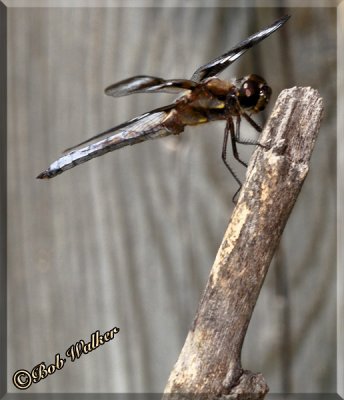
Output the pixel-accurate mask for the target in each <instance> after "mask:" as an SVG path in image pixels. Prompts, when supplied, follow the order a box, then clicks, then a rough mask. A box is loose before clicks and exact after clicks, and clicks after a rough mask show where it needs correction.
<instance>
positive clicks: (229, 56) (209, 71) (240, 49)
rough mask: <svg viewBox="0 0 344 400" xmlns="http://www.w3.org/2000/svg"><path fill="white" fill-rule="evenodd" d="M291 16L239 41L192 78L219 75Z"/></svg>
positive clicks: (200, 78) (193, 79) (196, 80)
mask: <svg viewBox="0 0 344 400" xmlns="http://www.w3.org/2000/svg"><path fill="white" fill-rule="evenodd" d="M289 18H290V16H289V15H285V16H284V17H282V18H280V19H278V20H277V21H275V22H274V23H273V24H272V25H270V26H268V27H266V28H264V29H262V30H261V31H259V32H257V33H255V34H254V35H252V36H250V37H248V38H247V39H245V40H243V41H242V42H240V43H238V44H237V45H236V46H234V47H233V48H232V49H231V50H229V51H228V52H227V53H225V54H222V56H219V57H217V58H215V59H214V60H212V61H210V62H208V63H207V64H205V65H202V66H201V67H199V68H198V69H197V70H196V71H195V72H194V74H193V75H192V77H191V80H192V81H194V82H201V81H203V80H204V79H206V78H209V77H211V76H216V75H218V74H219V73H220V72H222V71H223V70H224V69H225V68H227V67H228V66H229V65H230V64H232V63H233V62H234V61H235V60H237V59H238V58H239V57H241V56H242V55H243V54H244V53H245V51H246V50H248V49H249V48H251V47H253V46H254V45H255V44H257V43H259V42H260V41H262V40H264V39H265V38H267V37H268V36H270V35H271V34H272V33H273V32H275V31H276V30H277V29H279V28H281V27H282V26H283V25H284V24H285V23H286V22H287V21H288V19H289Z"/></svg>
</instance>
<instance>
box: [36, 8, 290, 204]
mask: <svg viewBox="0 0 344 400" xmlns="http://www.w3.org/2000/svg"><path fill="white" fill-rule="evenodd" d="M289 18H290V16H289V15H285V16H283V17H282V18H280V19H278V20H276V21H275V22H274V23H272V24H271V25H269V26H267V27H266V28H264V29H262V30H260V31H259V32H257V33H255V34H253V35H251V36H249V37H248V38H247V39H245V40H243V41H241V42H240V43H238V44H237V45H235V46H234V47H232V48H231V49H230V50H229V51H228V52H226V53H225V54H223V55H221V56H219V57H216V58H215V59H213V60H211V61H210V62H208V63H207V64H204V65H202V66H201V67H199V68H198V69H197V70H196V71H195V72H194V73H193V75H192V76H191V79H168V80H165V79H162V78H158V77H153V76H147V75H138V76H134V77H131V78H128V79H125V80H122V81H120V82H117V83H114V84H112V85H110V86H108V87H107V88H106V89H105V94H107V95H109V96H113V97H121V96H127V95H131V94H135V93H176V94H179V96H178V97H177V98H176V99H175V101H174V102H173V103H171V104H169V105H166V106H163V107H160V108H156V109H154V110H151V111H149V112H147V113H144V114H142V115H139V116H137V117H135V118H132V119H130V120H129V121H126V122H124V123H122V124H120V125H117V126H115V127H113V128H111V129H108V130H106V131H104V132H101V133H99V134H97V135H96V136H93V137H91V138H90V139H87V140H85V141H83V142H81V143H79V144H78V145H76V146H73V147H70V148H68V149H67V150H65V152H64V153H63V155H62V156H61V157H60V158H59V159H57V160H56V161H55V162H53V163H52V164H51V165H50V166H49V168H48V169H46V170H45V171H43V172H42V173H40V174H39V175H38V176H37V178H38V179H50V178H53V177H55V176H57V175H59V174H61V173H62V172H64V171H67V170H69V169H71V168H73V167H75V166H77V165H79V164H82V163H84V162H86V161H88V160H91V159H93V158H95V157H99V156H101V155H103V154H105V153H108V152H110V151H113V150H117V149H120V148H122V147H124V146H128V145H134V144H137V143H141V142H144V141H147V140H151V139H156V138H160V137H165V136H168V135H178V134H180V133H181V132H183V131H184V128H185V127H186V126H194V125H200V124H204V123H207V122H211V121H216V120H224V121H226V126H225V130H224V139H223V146H222V160H223V162H224V164H225V166H226V167H227V169H228V170H229V171H230V173H231V174H232V176H233V178H234V179H235V180H236V182H237V183H238V185H239V189H238V190H237V192H236V194H237V193H238V192H239V191H240V189H241V186H242V183H241V181H240V179H239V178H238V176H237V174H236V173H235V172H234V170H233V168H232V167H231V165H230V164H229V162H228V160H227V147H228V146H227V145H228V139H229V137H230V140H231V145H232V152H233V156H234V158H235V159H236V160H237V161H238V162H239V163H241V164H242V165H244V166H245V167H247V163H246V162H244V161H243V160H242V159H241V158H240V156H239V153H238V149H237V144H238V143H239V144H255V145H260V146H263V145H261V144H260V143H259V142H253V141H248V140H243V139H242V138H241V137H240V123H241V119H242V118H244V119H245V120H246V121H247V122H248V123H249V124H250V125H251V126H253V128H254V129H255V130H256V131H258V132H261V131H262V128H261V127H260V126H259V125H258V124H257V123H256V122H255V121H254V120H253V119H252V118H251V115H252V114H256V113H259V112H260V111H262V110H264V108H265V107H266V105H267V104H268V102H269V100H270V96H271V93H272V90H271V88H270V87H269V86H268V85H267V83H266V81H265V79H263V78H262V77H260V76H258V75H255V74H250V75H247V76H245V77H243V78H240V79H233V80H231V81H226V80H222V79H219V78H218V77H217V75H218V74H220V73H221V72H222V71H223V70H225V69H226V68H227V67H228V66H229V65H231V64H232V63H233V62H234V61H236V60H237V59H238V58H239V57H241V56H242V55H243V54H244V53H245V52H246V51H247V50H248V49H250V48H251V47H253V46H254V45H256V44H257V43H259V42H261V41H262V40H264V39H265V38H267V37H268V36H270V35H271V34H272V33H273V32H275V31H276V30H278V29H280V28H281V27H282V26H283V25H284V24H285V23H286V22H287V20H288V19H289ZM263 147H264V146H263ZM236 194H235V195H234V196H233V199H234V198H235V196H236Z"/></svg>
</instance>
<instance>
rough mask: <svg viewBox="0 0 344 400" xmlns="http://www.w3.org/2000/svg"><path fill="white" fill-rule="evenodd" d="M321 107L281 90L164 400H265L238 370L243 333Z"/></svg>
mask: <svg viewBox="0 0 344 400" xmlns="http://www.w3.org/2000/svg"><path fill="white" fill-rule="evenodd" d="M322 112H323V105H322V99H321V98H320V97H319V94H318V92H317V91H315V90H313V89H311V88H292V89H287V90H284V91H283V92H282V93H281V94H280V96H279V98H278V100H277V102H276V105H275V107H274V110H273V112H272V114H271V116H270V118H269V121H268V123H267V125H266V127H265V129H264V131H263V133H262V137H261V139H260V141H261V143H262V144H264V145H265V146H267V148H266V149H265V148H262V147H257V149H256V150H255V152H254V154H253V156H252V158H251V161H250V164H249V167H248V170H247V175H246V181H245V183H244V186H243V188H242V190H241V193H240V195H239V199H238V203H237V205H236V207H235V209H234V211H233V215H232V218H231V221H230V223H229V226H228V228H227V231H226V233H225V236H224V238H223V241H222V244H221V247H220V249H219V251H218V253H217V256H216V259H215V262H214V265H213V267H212V270H211V273H210V276H209V280H208V283H207V286H206V289H205V293H204V295H203V298H202V300H201V302H200V305H199V309H198V311H197V315H196V317H195V320H194V322H193V325H192V327H191V329H190V331H189V334H188V336H187V338H186V342H185V344H184V347H183V349H182V352H181V354H180V356H179V359H178V361H177V363H176V364H175V366H174V369H173V371H172V372H171V375H170V377H169V380H168V383H167V386H166V388H165V392H164V393H165V394H164V398H165V396H166V399H167V398H168V399H171V398H173V399H174V398H176V399H178V400H179V399H183V398H202V399H203V398H215V397H221V396H223V398H228V399H248V398H250V399H252V398H263V397H264V396H265V394H266V393H267V392H268V386H267V384H266V382H265V379H264V377H263V376H262V375H261V374H254V373H252V372H250V371H245V370H243V369H242V366H241V349H242V345H243V342H244V338H245V335H246V331H247V327H248V324H249V321H250V319H251V315H252V312H253V309H254V307H255V304H256V302H257V298H258V295H259V292H260V289H261V287H262V285H263V282H264V279H265V276H266V273H267V271H268V268H269V265H270V262H271V259H272V257H273V255H274V252H275V250H276V247H277V246H278V244H279V241H280V238H281V235H282V232H283V229H284V227H285V225H286V222H287V219H288V217H289V214H290V212H291V210H292V208H293V206H294V204H295V201H296V198H297V196H298V194H299V192H300V190H301V187H302V184H303V182H304V180H305V178H306V175H307V173H308V170H309V161H310V157H311V153H312V151H313V147H314V144H315V140H316V137H317V134H318V131H319V127H320V120H321V117H322Z"/></svg>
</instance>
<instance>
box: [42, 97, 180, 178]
mask: <svg viewBox="0 0 344 400" xmlns="http://www.w3.org/2000/svg"><path fill="white" fill-rule="evenodd" d="M173 108H174V105H173V104H172V105H169V106H166V107H161V108H159V109H156V110H153V111H150V112H148V113H146V114H142V115H140V116H139V117H136V118H134V119H133V120H131V121H128V123H127V124H122V125H119V126H117V127H115V128H113V129H112V130H109V131H108V132H110V131H111V132H112V133H108V134H106V135H105V134H104V133H103V134H102V137H98V140H95V141H94V143H91V144H88V145H85V146H83V147H80V148H77V149H73V150H71V151H69V152H68V153H67V154H64V155H63V156H62V157H60V158H59V159H58V160H57V161H55V162H53V163H52V164H51V165H50V166H49V168H48V169H47V170H45V171H43V172H42V173H41V174H39V175H38V176H37V178H38V179H49V178H53V177H55V176H57V175H59V174H61V173H62V172H64V171H66V170H68V169H70V168H73V167H75V166H77V165H79V164H82V163H84V162H86V161H88V160H91V159H92V158H95V157H99V156H101V155H103V154H105V153H108V152H110V151H113V150H117V149H120V148H122V147H124V146H128V145H133V144H136V143H140V142H143V141H146V140H149V139H155V138H159V137H163V136H167V135H170V134H173V133H179V131H178V132H177V131H172V130H168V129H167V128H166V127H165V126H164V121H165V119H166V117H167V116H168V115H169V114H170V111H171V110H172V109H173ZM104 136H105V137H104ZM94 139H95V138H93V140H94Z"/></svg>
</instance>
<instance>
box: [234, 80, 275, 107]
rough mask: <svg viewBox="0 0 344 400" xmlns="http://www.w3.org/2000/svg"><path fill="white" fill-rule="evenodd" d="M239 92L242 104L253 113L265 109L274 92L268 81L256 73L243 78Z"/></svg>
mask: <svg viewBox="0 0 344 400" xmlns="http://www.w3.org/2000/svg"><path fill="white" fill-rule="evenodd" d="M238 92H239V93H238V100H239V103H240V106H241V107H242V108H244V109H245V110H248V111H251V112H253V113H258V112H259V111H262V110H264V108H265V107H266V105H267V104H268V102H269V100H270V96H271V93H272V91H271V88H270V87H269V86H268V85H267V84H266V81H265V80H264V79H263V78H261V77H260V76H258V75H254V74H251V75H248V76H246V77H245V78H243V79H242V80H241V86H240V87H239V89H238Z"/></svg>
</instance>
